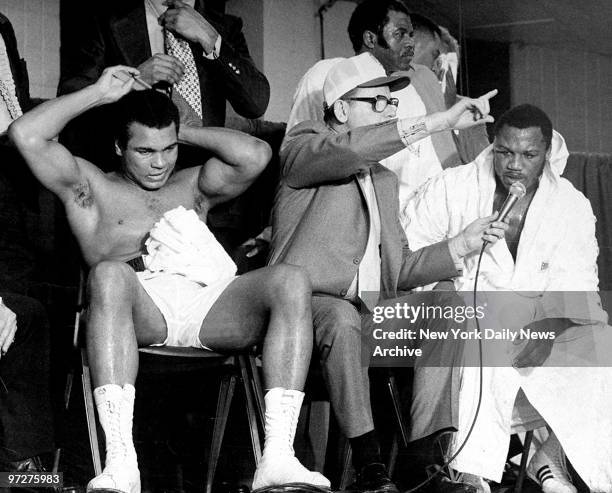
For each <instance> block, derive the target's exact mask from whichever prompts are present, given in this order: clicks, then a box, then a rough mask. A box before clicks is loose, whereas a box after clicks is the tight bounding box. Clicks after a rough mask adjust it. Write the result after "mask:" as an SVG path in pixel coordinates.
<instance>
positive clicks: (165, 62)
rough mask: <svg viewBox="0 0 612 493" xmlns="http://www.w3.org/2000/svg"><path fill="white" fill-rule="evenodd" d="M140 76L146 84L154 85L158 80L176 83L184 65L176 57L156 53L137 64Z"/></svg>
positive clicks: (181, 74) (180, 76)
mask: <svg viewBox="0 0 612 493" xmlns="http://www.w3.org/2000/svg"><path fill="white" fill-rule="evenodd" d="M138 70H139V71H140V78H141V79H142V80H144V81H145V82H146V83H147V84H149V85H151V86H154V85H155V84H157V83H158V82H166V83H168V84H170V85H172V84H176V83H178V82H179V81H180V80H181V78H182V77H183V73H184V72H185V66H184V65H183V63H182V62H181V61H180V60H179V59H178V58H176V57H173V56H172V55H164V54H162V53H156V54H155V55H153V56H152V57H151V58H149V59H148V60H146V61H145V62H143V63H141V64H140V65H139V66H138Z"/></svg>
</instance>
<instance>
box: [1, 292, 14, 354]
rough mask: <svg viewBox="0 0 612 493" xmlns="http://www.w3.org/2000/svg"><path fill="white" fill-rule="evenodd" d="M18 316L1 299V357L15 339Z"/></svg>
mask: <svg viewBox="0 0 612 493" xmlns="http://www.w3.org/2000/svg"><path fill="white" fill-rule="evenodd" d="M16 332H17V316H16V315H15V313H14V312H13V311H12V310H11V309H10V308H8V307H7V306H6V305H5V304H4V303H2V302H1V301H0V357H2V356H4V355H5V354H6V352H7V351H8V349H9V347H11V344H13V342H14V341H15V333H16Z"/></svg>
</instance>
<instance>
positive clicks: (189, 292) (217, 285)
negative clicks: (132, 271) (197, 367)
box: [136, 270, 237, 350]
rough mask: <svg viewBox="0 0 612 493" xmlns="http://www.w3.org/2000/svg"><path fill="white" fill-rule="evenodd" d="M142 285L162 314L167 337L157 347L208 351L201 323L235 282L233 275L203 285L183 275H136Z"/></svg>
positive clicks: (144, 272)
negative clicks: (202, 339)
mask: <svg viewBox="0 0 612 493" xmlns="http://www.w3.org/2000/svg"><path fill="white" fill-rule="evenodd" d="M136 276H137V277H138V280H139V281H140V284H141V285H142V287H143V288H144V290H145V291H146V292H147V294H148V295H149V296H150V297H151V299H152V300H153V302H154V303H155V305H156V306H157V308H159V311H160V312H161V313H162V315H163V317H164V319H165V321H166V327H167V328H168V335H167V337H166V340H165V341H164V342H163V343H161V344H153V345H154V346H179V347H195V348H201V349H208V350H211V349H210V348H207V347H206V346H205V345H204V344H202V343H201V341H200V337H199V334H200V328H201V327H202V322H203V321H204V318H205V317H206V315H207V314H208V312H209V310H210V309H211V308H212V306H213V304H214V303H215V301H217V299H218V298H219V296H220V295H221V293H223V291H225V288H227V286H229V284H230V283H231V282H232V281H233V280H234V279H236V277H237V276H231V277H227V278H224V279H220V280H218V281H216V282H214V283H212V284H210V285H207V286H204V285H202V284H199V283H197V282H194V281H191V280H189V279H187V278H186V277H185V276H182V275H180V274H170V273H166V272H151V271H148V270H145V271H143V272H137V273H136Z"/></svg>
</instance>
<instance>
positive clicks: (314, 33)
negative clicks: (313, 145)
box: [263, 0, 355, 121]
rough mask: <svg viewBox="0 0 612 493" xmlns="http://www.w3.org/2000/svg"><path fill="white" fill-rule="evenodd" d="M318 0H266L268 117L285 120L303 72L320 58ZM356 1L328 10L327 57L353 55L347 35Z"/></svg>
mask: <svg viewBox="0 0 612 493" xmlns="http://www.w3.org/2000/svg"><path fill="white" fill-rule="evenodd" d="M319 4H320V2H319V1H318V0H263V7H264V10H263V13H264V15H263V20H264V33H263V34H264V59H263V61H264V65H263V68H264V72H265V74H266V75H267V76H268V80H269V81H270V85H271V91H272V96H271V98H270V105H269V107H268V111H267V112H266V115H265V118H266V119H268V120H273V121H286V120H287V117H288V116H289V110H290V109H291V103H292V101H293V92H294V90H295V87H296V85H297V83H298V81H299V80H300V78H301V77H302V75H304V73H305V72H306V71H307V70H308V69H309V68H310V67H311V66H312V65H314V63H315V62H317V61H318V60H319V59H320V54H321V46H320V45H321V43H320V31H319V18H318V17H316V12H317V10H318V8H319ZM354 8H355V4H354V3H352V2H346V1H340V2H337V3H336V4H335V5H334V6H333V7H332V8H331V9H330V10H328V11H327V12H326V13H325V17H324V19H325V28H324V31H325V40H326V43H325V56H326V57H334V56H351V55H352V54H353V52H352V49H351V45H350V42H349V39H348V34H346V26H347V24H348V19H349V17H350V14H351V13H352V11H353V9H354Z"/></svg>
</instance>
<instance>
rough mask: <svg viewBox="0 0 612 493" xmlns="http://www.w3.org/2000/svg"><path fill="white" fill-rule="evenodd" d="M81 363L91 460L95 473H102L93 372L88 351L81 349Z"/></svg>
mask: <svg viewBox="0 0 612 493" xmlns="http://www.w3.org/2000/svg"><path fill="white" fill-rule="evenodd" d="M81 365H82V368H83V374H82V380H83V399H84V400H85V415H86V417H87V431H88V433H89V446H90V447H91V460H92V462H93V468H94V475H95V476H97V475H98V474H101V473H102V461H101V460H100V445H99V442H98V430H97V428H96V406H95V403H94V398H93V390H92V388H91V374H90V372H89V362H88V361H87V352H86V351H85V349H81Z"/></svg>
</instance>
